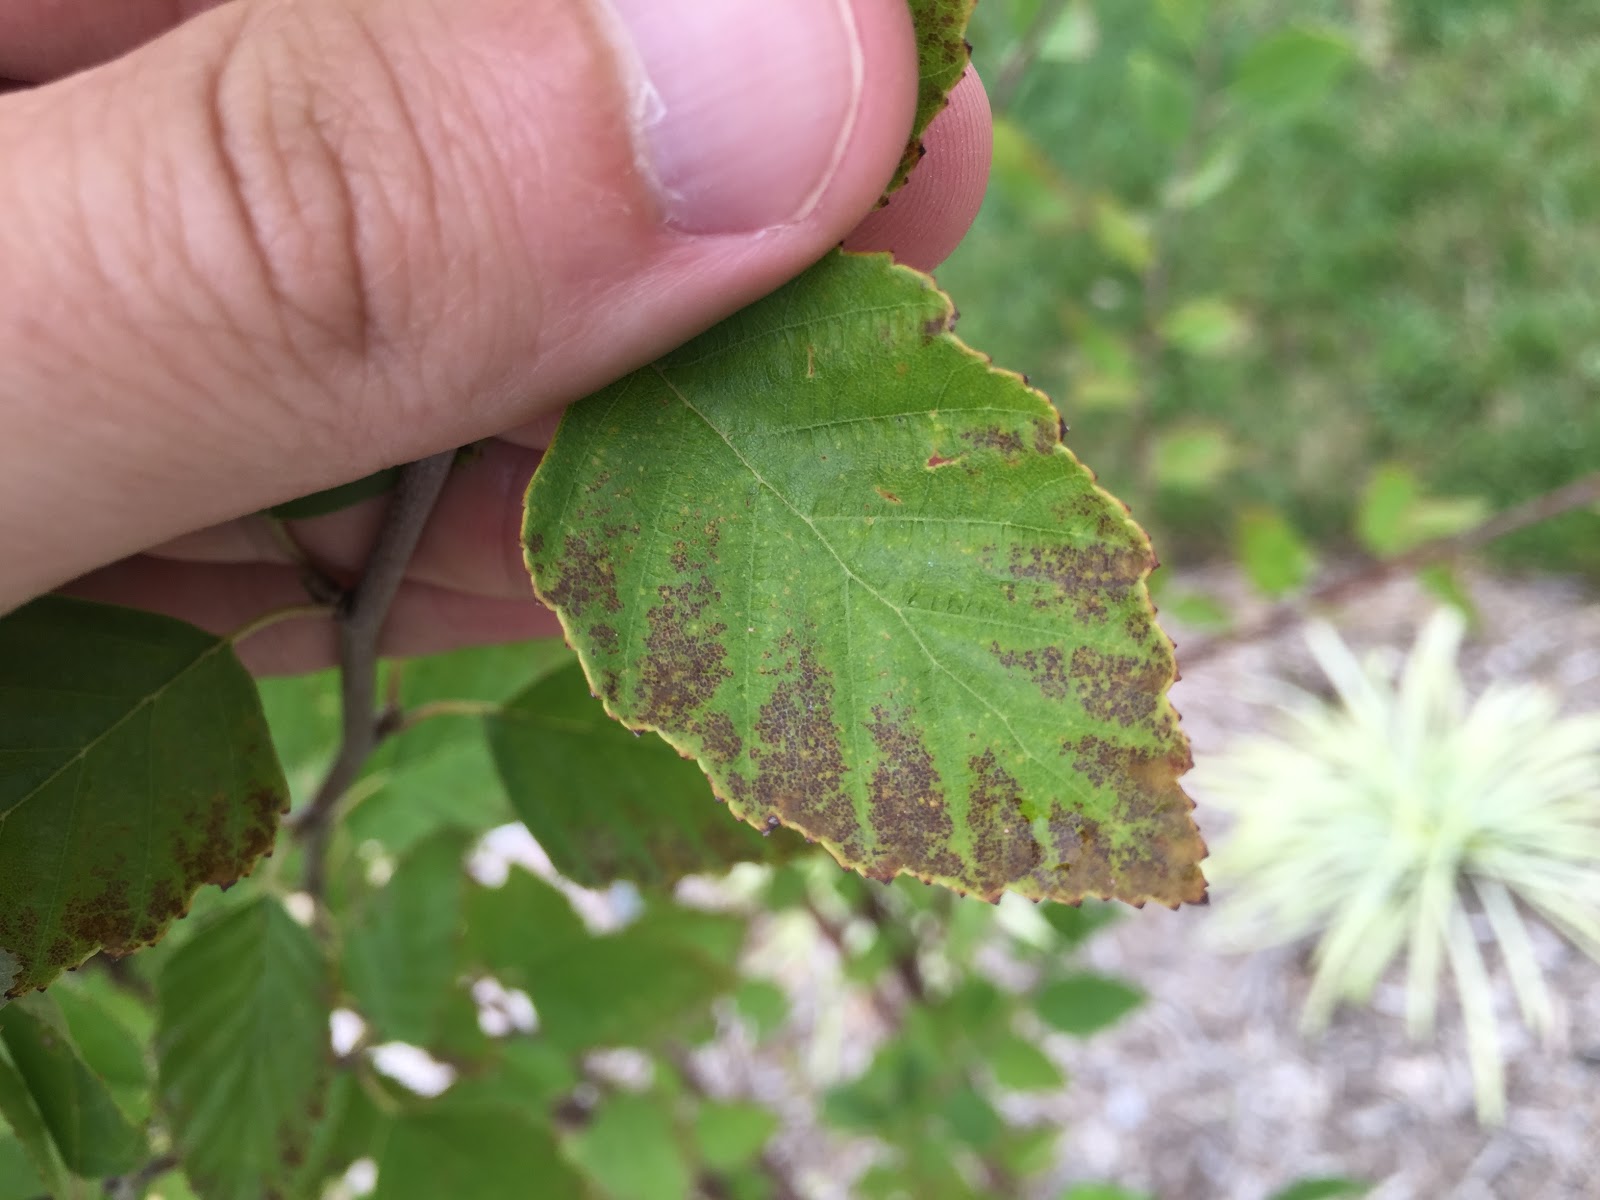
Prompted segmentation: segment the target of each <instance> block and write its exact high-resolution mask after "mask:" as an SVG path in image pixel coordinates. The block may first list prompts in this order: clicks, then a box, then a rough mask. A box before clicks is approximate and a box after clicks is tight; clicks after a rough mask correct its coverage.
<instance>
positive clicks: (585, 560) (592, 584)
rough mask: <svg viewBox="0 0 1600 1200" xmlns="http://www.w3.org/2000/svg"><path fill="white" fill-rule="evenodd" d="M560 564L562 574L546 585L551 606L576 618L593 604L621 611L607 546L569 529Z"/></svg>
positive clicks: (606, 610)
mask: <svg viewBox="0 0 1600 1200" xmlns="http://www.w3.org/2000/svg"><path fill="white" fill-rule="evenodd" d="M530 545H531V543H530ZM535 553H537V551H535ZM557 567H558V568H559V570H560V572H561V574H560V576H559V577H558V578H557V579H556V580H555V581H554V582H553V583H551V584H550V585H549V586H548V587H547V588H546V589H545V599H546V600H547V601H548V602H549V604H550V606H551V607H552V608H558V609H560V610H561V611H562V612H564V613H566V614H567V615H568V616H570V617H572V618H573V619H578V618H580V617H582V616H583V613H584V610H585V609H587V608H588V607H589V606H591V605H598V606H599V607H600V608H601V609H603V610H604V611H605V612H608V613H617V612H621V611H622V601H621V600H619V599H618V598H617V573H616V568H614V567H613V566H612V565H611V554H610V551H609V550H608V549H607V548H606V547H604V546H599V547H597V546H596V545H595V544H594V543H593V542H591V541H590V539H589V538H588V536H586V535H585V534H582V533H569V534H568V535H567V537H566V541H565V542H564V543H563V552H562V557H561V561H560V562H559V564H557Z"/></svg>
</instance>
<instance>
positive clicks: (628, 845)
mask: <svg viewBox="0 0 1600 1200" xmlns="http://www.w3.org/2000/svg"><path fill="white" fill-rule="evenodd" d="M487 724H488V730H489V745H490V747H491V749H492V750H493V752H494V760H495V765H496V767H497V768H498V769H499V772H500V778H501V781H502V782H503V783H504V784H505V789H506V794H507V795H508V796H510V798H511V804H512V807H513V808H515V809H516V810H517V815H518V816H520V817H521V818H522V822H523V824H525V825H526V826H527V827H528V829H529V831H531V832H532V834H533V836H534V838H535V839H536V840H537V841H538V843H539V845H540V846H542V847H543V848H544V850H545V852H546V853H547V854H549V855H550V860H551V861H552V862H553V863H554V864H555V867H556V869H557V870H558V871H560V872H561V873H562V874H563V875H565V876H566V877H567V878H569V879H571V880H572V881H573V882H574V883H579V884H583V885H584V886H586V887H603V886H604V885H606V884H608V883H611V882H612V881H614V880H617V879H631V880H635V881H636V882H639V883H656V884H663V883H673V882H675V881H677V880H679V879H682V878H683V877H684V876H685V875H691V874H694V873H695V872H697V871H721V870H725V869H727V868H728V867H729V866H732V865H733V864H734V863H739V862H778V861H781V860H783V859H785V858H788V857H789V856H791V855H793V854H794V853H795V852H796V851H799V850H802V849H804V844H803V843H802V842H801V841H800V839H799V838H798V837H796V836H795V835H794V834H792V833H788V832H787V831H780V832H779V834H778V835H777V836H774V837H763V836H762V835H761V834H759V833H757V832H756V831H755V830H754V829H751V828H750V827H749V826H748V825H746V824H744V823H743V822H741V821H739V820H738V819H736V818H735V817H733V816H731V815H730V814H729V813H728V811H727V810H726V809H725V808H723V807H722V806H721V805H718V804H716V803H715V802H714V801H715V798H714V796H713V794H712V791H711V788H710V787H709V786H708V785H707V783H706V779H705V776H704V775H703V774H702V773H701V772H700V771H699V769H698V768H696V766H695V765H694V764H693V763H692V762H686V761H685V760H684V759H683V758H682V757H680V756H679V755H678V754H677V753H675V752H674V751H673V749H672V748H671V747H670V746H668V745H666V744H665V743H663V742H662V741H661V740H660V739H659V738H640V737H638V736H637V735H634V734H631V733H629V732H628V730H626V729H624V728H623V727H622V726H621V725H618V724H617V723H616V722H615V721H613V720H612V719H611V718H610V717H608V716H606V712H605V708H604V707H603V706H602V705H601V703H600V701H599V700H597V699H595V698H594V697H593V696H591V695H590V692H589V683H588V680H587V679H585V678H584V674H583V669H582V668H581V667H580V666H579V665H578V664H577V663H576V662H573V663H572V664H571V665H570V666H567V667H564V668H562V669H561V670H559V671H556V672H554V673H552V674H550V675H547V676H545V678H543V679H541V680H540V681H539V682H538V683H536V684H534V685H533V686H532V687H530V688H528V689H527V690H526V691H525V692H523V693H522V694H521V695H519V696H517V697H515V698H514V699H513V700H512V701H511V702H510V703H509V704H507V705H506V707H505V708H504V709H503V710H502V711H501V712H500V713H499V714H498V715H496V716H493V717H490V718H488V721H487Z"/></svg>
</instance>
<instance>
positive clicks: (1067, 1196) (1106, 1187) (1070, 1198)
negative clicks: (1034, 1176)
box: [1061, 1183, 1151, 1200]
mask: <svg viewBox="0 0 1600 1200" xmlns="http://www.w3.org/2000/svg"><path fill="white" fill-rule="evenodd" d="M1061 1200H1151V1197H1150V1196H1149V1195H1147V1194H1146V1193H1144V1192H1130V1191H1128V1189H1127V1188H1120V1187H1118V1186H1117V1185H1116V1184H1114V1183H1080V1184H1076V1185H1074V1186H1073V1187H1070V1188H1068V1189H1067V1190H1066V1191H1064V1192H1062V1193H1061Z"/></svg>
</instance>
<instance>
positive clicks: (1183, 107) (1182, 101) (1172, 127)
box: [1127, 51, 1194, 145]
mask: <svg viewBox="0 0 1600 1200" xmlns="http://www.w3.org/2000/svg"><path fill="white" fill-rule="evenodd" d="M1127 71H1128V87H1129V90H1130V91H1131V92H1132V95H1133V110H1134V112H1135V113H1136V114H1137V116H1138V117H1139V119H1140V120H1141V121H1142V122H1143V123H1144V126H1145V128H1147V129H1148V130H1149V131H1150V133H1151V134H1153V135H1154V136H1155V137H1156V138H1157V139H1159V140H1160V141H1161V142H1165V143H1167V144H1169V145H1176V144H1177V143H1179V142H1181V141H1182V140H1183V138H1184V137H1185V135H1186V134H1187V133H1188V131H1189V126H1190V125H1191V124H1193V122H1194V83H1193V80H1192V78H1191V76H1190V74H1189V73H1188V72H1179V71H1177V70H1175V69H1173V68H1172V67H1171V66H1169V65H1168V64H1167V63H1165V62H1163V61H1162V60H1161V59H1159V58H1156V57H1155V56H1154V55H1151V54H1146V53H1144V52H1143V51H1135V52H1134V53H1132V54H1130V55H1129V56H1128V63H1127Z"/></svg>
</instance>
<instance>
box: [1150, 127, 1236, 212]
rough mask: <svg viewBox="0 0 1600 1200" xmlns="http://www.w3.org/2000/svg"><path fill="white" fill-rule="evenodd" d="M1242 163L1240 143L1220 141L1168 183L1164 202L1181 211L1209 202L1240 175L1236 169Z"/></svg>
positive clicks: (1225, 189)
mask: <svg viewBox="0 0 1600 1200" xmlns="http://www.w3.org/2000/svg"><path fill="white" fill-rule="evenodd" d="M1243 165H1244V154H1243V152H1242V151H1241V150H1240V148H1239V146H1238V145H1236V144H1235V143H1233V142H1223V143H1222V144H1221V145H1219V146H1217V147H1216V148H1215V149H1213V150H1212V151H1211V152H1210V153H1209V154H1207V155H1206V157H1205V159H1204V161H1202V162H1201V163H1200V165H1199V166H1197V167H1196V168H1194V170H1193V171H1190V172H1189V173H1188V174H1186V175H1182V176H1180V177H1179V178H1177V179H1174V180H1173V181H1172V182H1171V183H1170V184H1168V185H1167V188H1166V202H1167V205H1168V206H1169V207H1171V208H1175V209H1180V210H1184V209H1194V208H1199V207H1201V206H1202V205H1205V204H1209V203H1210V202H1211V201H1212V200H1215V199H1216V198H1217V197H1218V196H1220V195H1222V193H1223V192H1225V191H1227V190H1228V187H1229V186H1230V185H1231V184H1232V183H1233V181H1234V180H1235V179H1237V178H1238V177H1239V168H1240V167H1241V166H1243Z"/></svg>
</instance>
